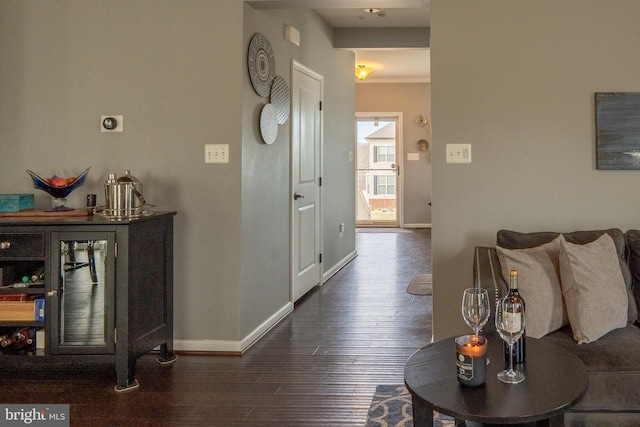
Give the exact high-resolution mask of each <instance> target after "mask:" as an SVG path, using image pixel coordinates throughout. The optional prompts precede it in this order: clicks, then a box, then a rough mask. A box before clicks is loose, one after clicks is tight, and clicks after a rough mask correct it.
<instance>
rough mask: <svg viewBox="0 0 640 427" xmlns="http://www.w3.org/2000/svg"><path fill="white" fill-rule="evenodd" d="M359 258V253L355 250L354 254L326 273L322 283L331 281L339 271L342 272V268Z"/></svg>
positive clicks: (323, 275) (350, 254) (323, 274)
mask: <svg viewBox="0 0 640 427" xmlns="http://www.w3.org/2000/svg"><path fill="white" fill-rule="evenodd" d="M357 256H358V252H356V251H355V250H354V251H353V252H351V253H349V254H348V255H347V256H346V257H344V258H342V259H341V260H340V261H338V263H337V264H336V265H334V266H333V267H331V268H330V269H329V270H327V271H325V272H324V273H322V283H324V282H326V281H327V280H329V279H331V277H332V276H333V275H334V274H336V273H337V272H338V271H340V269H341V268H342V267H344V266H345V265H347V264H349V262H351V261H352V260H353V259H354V258H355V257H357Z"/></svg>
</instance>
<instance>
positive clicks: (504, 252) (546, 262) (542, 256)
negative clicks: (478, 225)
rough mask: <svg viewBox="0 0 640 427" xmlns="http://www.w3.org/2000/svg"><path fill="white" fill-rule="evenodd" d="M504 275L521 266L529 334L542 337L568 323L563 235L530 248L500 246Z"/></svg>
mask: <svg viewBox="0 0 640 427" xmlns="http://www.w3.org/2000/svg"><path fill="white" fill-rule="evenodd" d="M496 252H498V258H499V259H500V266H501V268H502V276H503V277H504V278H505V281H506V282H507V283H509V271H510V270H518V291H519V292H520V295H521V296H522V299H524V303H525V315H526V321H527V324H526V329H525V331H526V335H527V336H530V337H533V338H541V337H543V336H545V335H547V334H548V333H550V332H553V331H555V330H556V329H560V328H561V327H563V326H564V325H566V324H568V323H569V322H568V319H567V312H566V309H565V307H564V301H563V299H562V288H561V286H560V267H559V265H558V257H559V254H560V237H556V238H555V239H553V240H552V241H551V242H549V243H545V244H543V245H540V246H536V247H533V248H528V249H505V248H502V247H500V246H498V247H496Z"/></svg>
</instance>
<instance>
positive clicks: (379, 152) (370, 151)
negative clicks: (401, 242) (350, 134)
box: [356, 113, 402, 227]
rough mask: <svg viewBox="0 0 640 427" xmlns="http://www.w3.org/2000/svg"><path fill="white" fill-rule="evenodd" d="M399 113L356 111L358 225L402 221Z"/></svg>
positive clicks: (385, 224) (386, 225)
mask: <svg viewBox="0 0 640 427" xmlns="http://www.w3.org/2000/svg"><path fill="white" fill-rule="evenodd" d="M401 126H402V120H401V114H400V113H380V114H373V115H372V114H371V113H358V114H356V226H357V227H399V226H400V225H401V218H402V215H401V208H400V207H401V203H400V196H401V194H402V192H401V188H402V186H401V180H400V170H401V164H400V163H401V161H402V156H400V155H399V153H401V152H402V149H401V141H400V138H399V135H401V134H402V133H401Z"/></svg>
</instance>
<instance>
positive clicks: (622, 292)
mask: <svg viewBox="0 0 640 427" xmlns="http://www.w3.org/2000/svg"><path fill="white" fill-rule="evenodd" d="M560 277H561V279H562V293H563V295H564V300H565V303H566V306H567V314H568V316H569V322H570V323H571V330H572V331H573V338H574V339H575V340H576V341H578V344H583V343H589V342H593V341H595V340H597V339H598V338H600V337H601V336H603V335H605V334H606V333H608V332H609V331H612V330H613V329H617V328H623V327H625V326H626V324H627V305H628V297H627V290H626V287H625V283H624V278H623V277H622V272H621V271H620V263H619V262H618V257H617V254H616V248H615V244H614V243H613V239H611V236H609V235H608V234H603V235H602V236H600V237H599V238H598V239H597V240H595V241H593V242H591V243H587V244H584V245H578V244H574V243H569V242H567V241H566V240H564V237H562V240H561V247H560Z"/></svg>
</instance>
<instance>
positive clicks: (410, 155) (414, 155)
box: [407, 153, 420, 160]
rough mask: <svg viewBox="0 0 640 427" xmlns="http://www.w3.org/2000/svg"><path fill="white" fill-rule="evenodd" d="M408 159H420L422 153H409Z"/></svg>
mask: <svg viewBox="0 0 640 427" xmlns="http://www.w3.org/2000/svg"><path fill="white" fill-rule="evenodd" d="M407 160H420V153H407Z"/></svg>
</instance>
